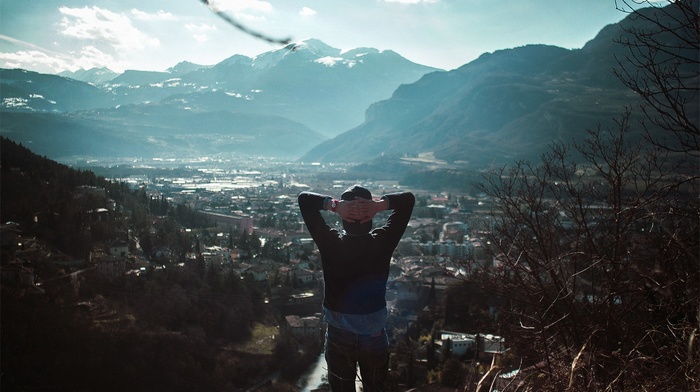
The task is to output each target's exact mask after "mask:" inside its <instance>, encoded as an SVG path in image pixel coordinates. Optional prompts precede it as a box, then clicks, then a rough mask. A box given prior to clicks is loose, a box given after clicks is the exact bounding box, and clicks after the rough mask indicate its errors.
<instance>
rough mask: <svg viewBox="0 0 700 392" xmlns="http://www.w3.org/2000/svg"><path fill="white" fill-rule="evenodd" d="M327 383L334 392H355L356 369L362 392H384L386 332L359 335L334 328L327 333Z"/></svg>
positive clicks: (387, 349) (386, 364)
mask: <svg viewBox="0 0 700 392" xmlns="http://www.w3.org/2000/svg"><path fill="white" fill-rule="evenodd" d="M326 363H327V364H328V383H329V384H330V386H331V391H333V392H349V391H352V392H354V391H355V375H356V373H357V365H359V366H360V377H361V379H362V388H363V391H364V392H374V391H384V390H385V386H384V382H385V380H386V375H387V372H388V367H389V339H388V338H387V335H386V331H385V330H381V332H378V333H376V334H373V335H358V334H355V333H352V332H348V331H345V330H342V329H339V328H336V327H333V326H330V325H329V326H328V330H327V331H326Z"/></svg>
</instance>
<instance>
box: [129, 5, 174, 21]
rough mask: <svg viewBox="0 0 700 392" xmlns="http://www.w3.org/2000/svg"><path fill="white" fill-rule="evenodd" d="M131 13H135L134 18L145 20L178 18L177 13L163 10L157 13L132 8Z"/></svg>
mask: <svg viewBox="0 0 700 392" xmlns="http://www.w3.org/2000/svg"><path fill="white" fill-rule="evenodd" d="M131 14H132V15H134V18H136V19H138V20H145V21H159V20H177V17H175V15H173V14H172V13H170V12H166V11H163V10H160V11H158V12H155V13H148V12H145V11H141V10H137V9H136V8H134V9H132V10H131Z"/></svg>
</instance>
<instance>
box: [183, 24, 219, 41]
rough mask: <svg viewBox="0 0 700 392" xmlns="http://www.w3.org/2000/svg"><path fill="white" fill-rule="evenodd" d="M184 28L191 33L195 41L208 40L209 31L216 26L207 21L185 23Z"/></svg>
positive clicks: (215, 29)
mask: <svg viewBox="0 0 700 392" xmlns="http://www.w3.org/2000/svg"><path fill="white" fill-rule="evenodd" d="M185 29H187V31H189V32H191V33H192V37H194V39H195V41H197V42H206V41H209V33H211V32H214V31H217V30H218V29H217V28H216V26H214V25H211V24H207V23H187V24H186V25H185Z"/></svg>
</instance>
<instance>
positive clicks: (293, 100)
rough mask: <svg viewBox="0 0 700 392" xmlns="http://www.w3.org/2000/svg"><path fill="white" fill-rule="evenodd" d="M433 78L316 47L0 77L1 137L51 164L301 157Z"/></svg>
mask: <svg viewBox="0 0 700 392" xmlns="http://www.w3.org/2000/svg"><path fill="white" fill-rule="evenodd" d="M433 71H436V69H435V68H431V67H426V66H423V65H419V64H416V63H413V62H411V61H409V60H407V59H405V58H403V57H401V56H400V55H398V54H397V53H395V52H392V51H378V50H376V49H371V48H360V49H354V50H351V51H347V52H342V51H341V50H339V49H335V48H332V47H330V46H328V45H326V44H324V43H323V42H321V41H318V40H314V39H310V40H306V41H302V42H298V43H294V44H290V45H288V46H286V47H284V48H281V49H278V50H273V51H270V52H267V53H264V54H261V55H260V56H257V57H256V58H249V57H245V56H240V55H235V56H232V57H231V58H229V59H226V60H224V61H222V62H221V63H219V64H216V65H214V66H202V65H197V64H193V63H188V62H182V63H179V64H177V65H176V66H174V67H172V68H170V69H168V70H167V72H151V71H136V70H129V71H126V72H124V73H122V74H116V73H114V72H112V71H110V70H108V69H92V70H87V71H79V72H72V73H71V72H64V73H63V74H62V75H60V76H59V75H47V74H39V73H35V72H30V71H26V70H20V69H14V70H10V69H2V70H0V87H1V88H0V102H1V103H2V106H1V107H0V109H1V110H2V117H3V119H2V124H0V127H1V128H2V129H1V131H0V132H2V134H3V135H5V136H7V137H8V138H10V139H12V140H15V141H17V142H22V143H25V144H27V145H31V146H32V149H33V150H35V151H36V152H37V153H39V154H42V155H46V156H49V157H55V158H60V157H66V156H80V155H91V156H95V155H104V154H107V155H108V156H134V155H135V154H144V156H146V157H149V156H183V155H191V156H196V155H202V154H217V153H241V154H251V155H258V154H259V155H267V156H279V157H299V156H301V155H302V154H303V153H304V152H306V151H308V150H309V149H310V148H312V147H313V146H315V145H316V144H318V143H319V142H320V141H323V140H325V139H327V138H328V137H332V136H335V135H337V134H339V133H341V132H344V131H346V130H348V129H350V128H352V127H355V126H357V125H359V124H361V123H362V121H363V119H364V112H365V110H366V109H367V107H368V106H369V105H370V104H371V103H373V102H377V101H379V100H383V99H386V98H389V97H390V96H391V94H392V92H393V91H394V90H395V89H396V88H397V87H399V86H400V85H401V84H405V83H413V82H415V81H416V80H418V79H420V77H421V76H422V75H424V74H425V73H429V72H433ZM29 143H31V144H29ZM88 146H89V147H91V148H90V149H85V147H88Z"/></svg>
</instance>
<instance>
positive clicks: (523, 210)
mask: <svg viewBox="0 0 700 392" xmlns="http://www.w3.org/2000/svg"><path fill="white" fill-rule="evenodd" d="M616 3H617V4H618V6H619V7H620V8H621V9H623V10H626V12H630V13H631V15H630V17H628V18H627V19H626V20H625V21H624V23H623V24H622V25H623V29H624V32H625V34H623V35H622V36H621V37H620V39H619V42H620V43H621V44H622V45H623V46H624V48H626V49H627V52H626V53H627V55H625V56H619V57H617V59H618V69H617V70H616V71H615V73H616V75H617V76H618V77H619V78H620V80H621V81H622V82H623V83H625V85H627V86H628V87H629V88H630V89H631V90H632V91H634V92H636V93H637V94H638V95H639V96H640V97H641V98H642V100H643V102H644V103H643V105H642V106H641V111H642V112H643V114H644V116H643V117H644V118H645V121H644V122H642V123H641V124H635V123H632V122H631V121H630V119H631V118H632V115H631V109H629V110H628V111H626V112H625V113H624V114H623V115H622V116H621V119H620V120H619V121H618V127H617V129H608V130H601V129H600V128H599V129H596V130H592V131H589V132H588V137H587V138H586V139H585V140H583V141H579V142H575V143H573V144H571V145H564V144H562V143H556V144H554V145H553V146H552V147H551V149H550V151H548V152H547V153H545V154H544V155H543V156H542V160H541V162H540V163H539V164H531V163H529V162H522V161H521V162H517V163H516V164H514V165H513V167H510V168H507V167H503V168H501V169H498V170H495V171H493V172H492V173H491V174H490V175H489V176H488V177H487V178H485V179H484V182H482V184H480V185H479V189H480V190H481V191H483V192H485V193H486V194H487V195H488V196H490V197H491V199H492V200H493V206H494V213H493V220H494V222H495V224H494V226H493V227H494V228H493V231H492V232H491V235H490V236H489V237H490V238H488V240H489V243H490V247H489V249H488V250H489V252H490V253H491V254H492V255H493V256H494V258H495V260H497V263H496V265H495V266H493V267H490V268H487V269H488V271H487V272H488V273H489V274H490V279H485V281H486V282H488V283H491V284H492V286H494V285H496V284H498V287H499V288H500V291H499V292H500V294H501V295H502V298H504V299H505V300H506V304H507V305H506V306H504V308H503V309H501V310H502V312H503V314H504V316H505V317H503V319H502V320H503V331H504V332H503V335H506V337H507V339H508V341H509V342H511V345H512V346H513V349H514V350H513V351H514V352H516V353H517V354H518V355H519V356H521V357H522V358H523V359H524V360H523V363H524V364H526V363H528V362H530V363H532V364H534V363H536V362H540V361H542V362H543V363H544V370H542V372H541V376H542V377H538V378H536V380H537V381H532V383H537V384H538V385H536V388H537V389H538V390H692V389H693V387H694V386H696V385H697V383H698V381H699V380H700V360H698V359H699V358H700V349H699V348H698V344H697V342H696V339H694V337H695V335H696V334H697V329H698V325H699V318H700V293H699V289H698V284H697V283H698V282H699V281H700V271H699V270H700V260H699V259H698V255H699V254H700V246H699V244H698V242H699V241H698V240H699V239H700V230H699V224H698V222H699V221H700V220H699V219H698V218H699V214H700V206H699V205H698V198H697V195H698V186H699V185H700V180H699V177H698V174H699V173H700V170H698V169H699V167H698V162H699V160H698V158H699V156H698V155H699V153H700V150H699V148H698V139H697V137H698V123H699V122H700V121H699V120H698V107H699V105H698V90H699V88H698V72H699V71H700V67H699V64H700V63H699V62H698V53H699V51H698V49H699V46H698V41H699V40H698V35H699V34H700V33H699V31H700V29H699V28H698V1H697V0H680V1H674V2H669V5H668V6H666V7H663V8H659V7H655V6H654V4H655V2H654V3H653V2H651V1H634V0H632V1H627V0H618V1H617V2H616ZM640 4H643V5H650V6H651V7H648V8H641V9H638V10H635V9H634V8H633V6H639V5H640ZM637 127H639V128H641V129H642V130H643V131H644V132H643V133H644V135H645V138H643V139H642V140H641V141H638V142H631V141H630V140H633V139H632V138H631V137H630V136H631V134H632V131H633V130H634V129H636V128H637ZM659 130H661V132H659ZM573 156H576V157H577V158H576V159H574V158H572V157H573ZM487 276H489V275H487ZM532 380H535V378H532Z"/></svg>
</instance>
